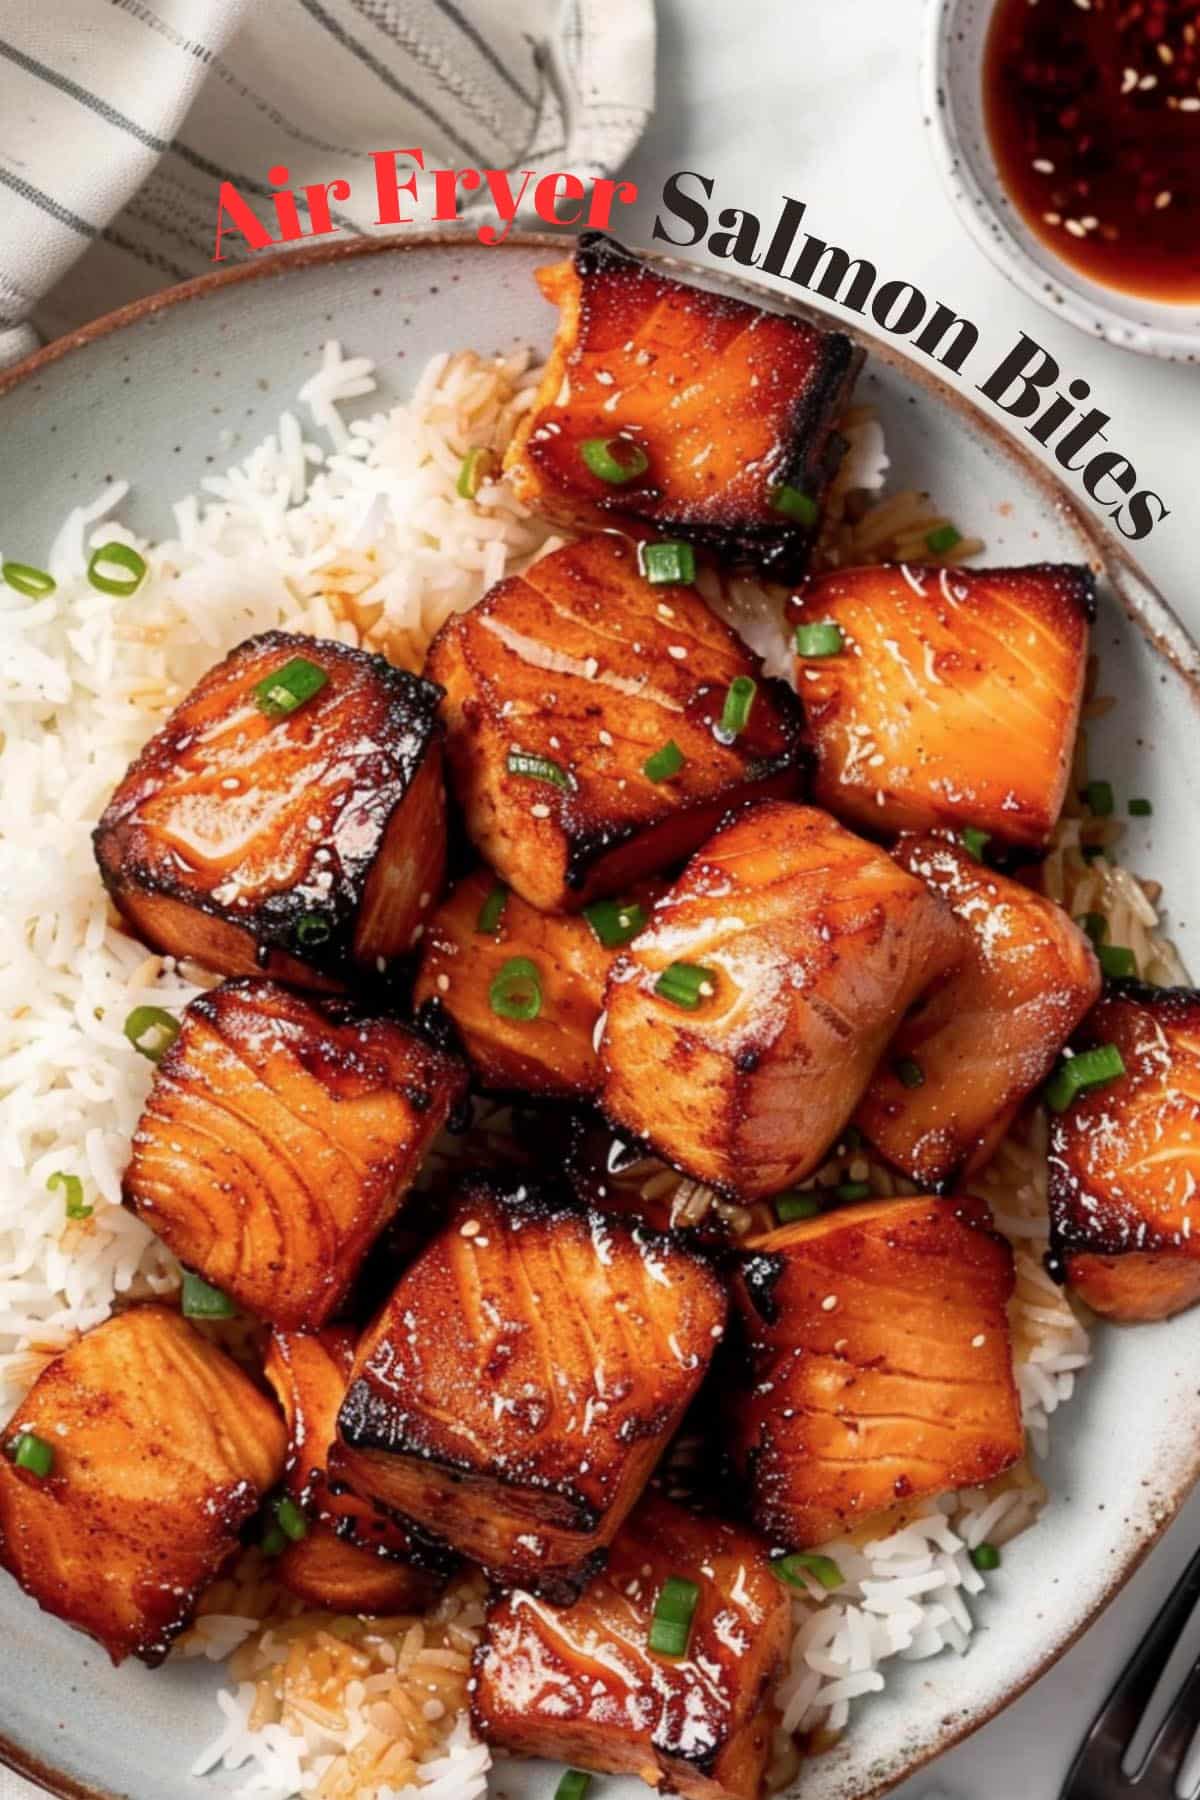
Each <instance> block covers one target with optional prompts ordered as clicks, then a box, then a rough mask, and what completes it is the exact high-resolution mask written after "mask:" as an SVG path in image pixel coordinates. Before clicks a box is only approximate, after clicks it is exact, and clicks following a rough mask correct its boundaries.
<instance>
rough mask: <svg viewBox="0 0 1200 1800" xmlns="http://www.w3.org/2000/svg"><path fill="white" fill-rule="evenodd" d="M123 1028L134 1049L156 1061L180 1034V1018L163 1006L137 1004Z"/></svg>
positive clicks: (161, 1057)
mask: <svg viewBox="0 0 1200 1800" xmlns="http://www.w3.org/2000/svg"><path fill="white" fill-rule="evenodd" d="M122 1029H123V1030H124V1032H125V1036H126V1037H127V1038H128V1039H129V1041H130V1043H131V1044H132V1045H133V1047H134V1049H135V1050H138V1051H140V1052H141V1054H142V1055H143V1056H145V1057H147V1058H148V1059H149V1061H150V1062H155V1063H156V1062H161V1061H162V1059H163V1057H164V1056H165V1055H166V1054H167V1051H168V1050H169V1049H170V1048H171V1045H172V1044H173V1043H174V1042H175V1039H176V1038H177V1037H178V1036H179V1020H178V1019H177V1018H176V1017H175V1015H174V1014H173V1013H169V1012H167V1011H166V1010H165V1008H163V1007H161V1006H135V1007H134V1009H133V1011H132V1012H131V1013H130V1015H129V1017H128V1018H127V1019H126V1021H125V1024H124V1026H123V1028H122Z"/></svg>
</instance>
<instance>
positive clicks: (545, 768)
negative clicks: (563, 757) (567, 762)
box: [508, 750, 572, 788]
mask: <svg viewBox="0 0 1200 1800" xmlns="http://www.w3.org/2000/svg"><path fill="white" fill-rule="evenodd" d="M508 772H509V774H510V775H523V776H524V778H525V780H526V781H548V782H549V783H550V784H551V786H552V787H560V788H569V787H571V786H572V782H571V777H570V776H569V775H568V774H567V771H566V770H565V769H564V768H563V767H562V766H561V764H559V763H556V762H555V761H554V759H553V757H550V756H530V755H528V754H527V752H526V751H524V750H510V751H509V753H508Z"/></svg>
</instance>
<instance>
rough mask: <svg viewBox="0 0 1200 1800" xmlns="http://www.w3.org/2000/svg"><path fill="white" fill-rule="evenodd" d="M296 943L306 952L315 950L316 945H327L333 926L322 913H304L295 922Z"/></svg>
mask: <svg viewBox="0 0 1200 1800" xmlns="http://www.w3.org/2000/svg"><path fill="white" fill-rule="evenodd" d="M295 936H296V942H297V943H298V944H302V945H303V946H304V948H305V949H306V950H315V949H316V947H317V945H318V944H325V943H328V941H329V939H330V938H331V937H332V936H333V926H332V925H331V924H330V923H329V920H328V919H327V918H326V917H325V915H324V914H323V913H305V914H304V916H303V918H300V919H297V920H296V933H295Z"/></svg>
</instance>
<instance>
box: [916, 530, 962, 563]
mask: <svg viewBox="0 0 1200 1800" xmlns="http://www.w3.org/2000/svg"><path fill="white" fill-rule="evenodd" d="M961 542H962V532H961V531H956V530H955V529H954V526H953V525H939V526H938V528H937V530H936V531H927V532H926V533H925V548H926V549H927V550H931V551H932V552H933V554H934V555H935V556H940V555H941V554H942V552H943V551H944V550H953V548H954V546H955V544H960V543H961Z"/></svg>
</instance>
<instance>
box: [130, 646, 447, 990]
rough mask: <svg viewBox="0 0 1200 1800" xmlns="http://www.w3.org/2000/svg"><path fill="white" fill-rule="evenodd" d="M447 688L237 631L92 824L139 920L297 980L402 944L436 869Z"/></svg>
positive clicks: (189, 947)
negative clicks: (441, 714) (240, 638)
mask: <svg viewBox="0 0 1200 1800" xmlns="http://www.w3.org/2000/svg"><path fill="white" fill-rule="evenodd" d="M297 696H300V698H297ZM439 698H440V694H439V691H438V689H437V688H436V687H435V686H434V685H433V683H432V682H430V681H424V680H422V679H421V678H420V677H419V676H416V675H409V674H407V673H405V671H404V670H402V669H396V668H393V667H392V665H391V664H390V663H388V662H386V661H385V660H384V658H383V657H382V656H369V655H367V654H365V653H364V652H363V651H361V650H350V649H347V648H346V646H345V645H343V644H335V643H325V642H323V641H321V640H319V639H316V638H308V637H295V636H291V635H289V634H288V633H287V632H282V631H269V632H266V633H265V634H264V635H263V636H261V637H256V638H249V639H248V640H247V641H246V642H245V643H244V644H241V645H239V646H238V648H237V649H236V650H234V651H232V652H231V653H230V654H229V655H228V656H227V657H226V658H225V660H224V662H221V663H218V664H217V666H216V667H215V668H213V669H210V670H209V672H208V674H207V675H205V677H204V678H203V680H202V681H200V682H199V683H198V684H197V685H196V687H194V688H193V689H192V692H191V693H190V694H189V695H188V697H187V699H186V700H184V701H183V702H182V704H181V705H180V706H178V707H176V709H175V711H174V712H173V713H172V714H171V717H170V718H169V719H168V720H167V722H166V724H165V725H164V726H163V727H162V728H161V730H160V731H158V732H156V733H155V735H154V737H152V738H151V740H150V742H149V743H148V744H147V745H146V747H145V749H144V750H143V751H142V753H141V755H140V756H139V757H138V758H137V761H136V762H134V763H133V764H132V766H131V767H130V769H129V772H128V774H127V775H126V776H125V779H124V780H123V781H122V782H121V785H120V786H119V787H118V788H117V790H116V792H115V793H114V795H113V797H112V799H111V800H110V801H109V803H108V806H107V807H106V808H105V811H104V815H103V817H102V818H101V820H100V823H99V825H98V826H97V828H96V832H95V847H96V860H97V862H98V863H99V865H100V873H101V875H102V876H103V878H104V883H105V886H106V887H107V888H108V891H109V893H110V894H111V896H112V898H113V900H114V901H115V902H116V904H117V906H118V907H119V908H120V910H121V912H122V913H124V915H125V917H126V918H127V919H128V920H129V923H130V924H131V925H132V927H133V929H134V930H135V931H136V933H137V934H138V936H139V937H142V938H144V939H145V940H146V942H147V943H148V944H152V945H153V946H154V948H155V949H157V950H163V951H167V952H169V953H170V954H172V955H174V956H180V957H192V958H194V959H195V960H196V961H197V962H199V963H203V964H204V965H205V966H206V967H207V968H210V969H213V970H215V971H216V972H217V973H218V974H222V975H253V974H255V973H265V974H270V975H277V976H279V977H280V978H281V979H283V980H285V981H289V982H292V983H294V984H295V985H298V986H300V987H317V988H333V989H337V988H340V987H341V986H343V985H344V984H345V983H346V981H347V980H349V979H350V978H351V977H352V976H353V975H354V974H355V973H356V972H359V971H363V970H368V971H371V972H372V973H374V972H375V971H376V970H377V969H378V968H379V967H381V966H383V965H385V964H386V963H387V962H389V961H390V960H391V959H392V958H393V957H397V956H402V955H404V954H405V953H406V952H407V951H408V950H409V949H410V947H411V946H412V944H413V942H414V941H415V939H414V933H415V932H417V930H418V927H419V926H420V924H421V921H422V919H423V918H424V916H425V913H426V911H427V909H428V908H429V907H431V906H432V905H433V902H434V901H435V900H436V898H437V896H438V893H439V892H440V890H441V885H442V878H443V873H444V869H445V852H446V827H445V795H444V792H443V787H442V754H441V736H440V728H439V726H438V721H437V706H438V701H439ZM289 708H291V710H288V709H289Z"/></svg>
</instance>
